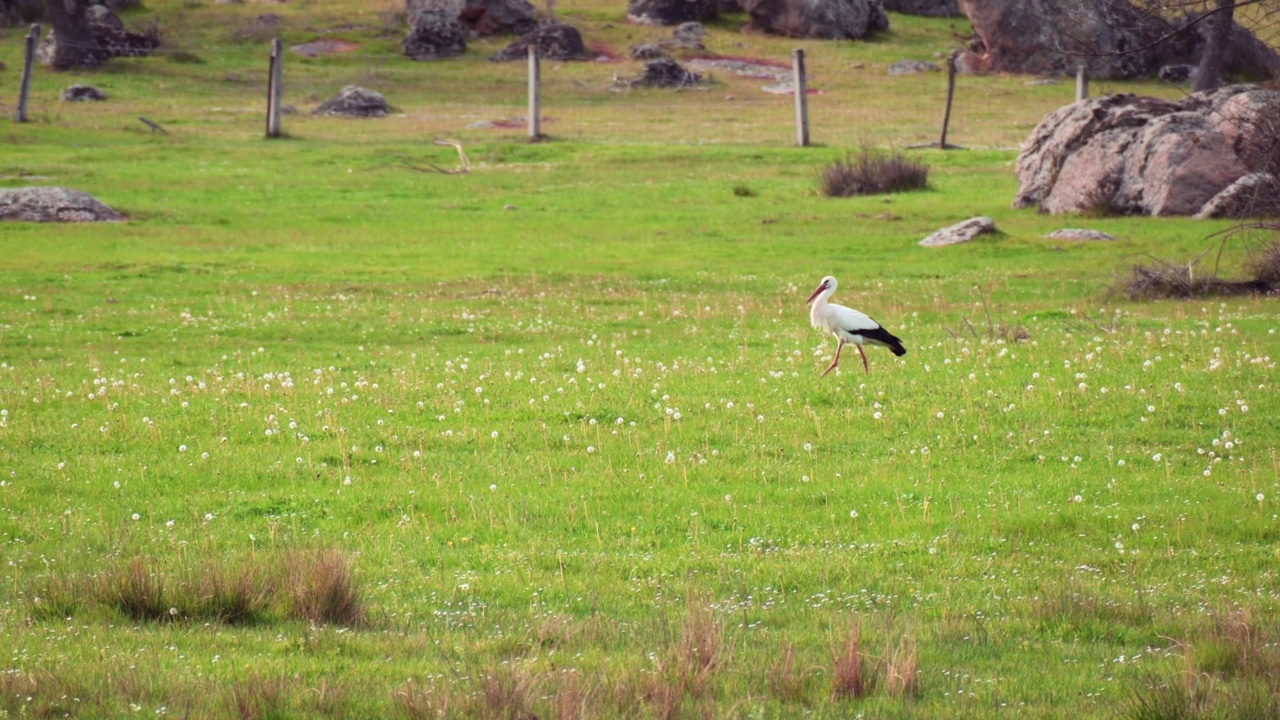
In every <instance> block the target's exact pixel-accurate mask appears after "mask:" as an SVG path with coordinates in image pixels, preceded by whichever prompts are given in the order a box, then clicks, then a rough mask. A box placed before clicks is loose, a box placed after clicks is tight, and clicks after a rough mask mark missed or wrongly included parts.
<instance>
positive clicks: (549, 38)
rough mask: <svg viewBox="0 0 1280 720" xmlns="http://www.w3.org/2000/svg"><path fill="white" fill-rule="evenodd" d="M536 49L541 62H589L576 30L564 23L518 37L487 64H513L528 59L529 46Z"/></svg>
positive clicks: (545, 26)
mask: <svg viewBox="0 0 1280 720" xmlns="http://www.w3.org/2000/svg"><path fill="white" fill-rule="evenodd" d="M530 45H535V46H537V48H538V56H539V57H541V58H542V59H543V60H590V59H591V55H590V54H589V53H587V47H586V45H584V44H583V42H582V33H580V32H578V28H576V27H573V26H572V25H565V24H564V23H548V24H546V25H541V26H539V27H538V29H536V30H534V31H533V32H530V33H525V34H524V35H521V36H520V39H519V40H516V41H515V42H513V43H511V44H510V45H508V46H506V47H505V48H503V49H501V50H499V51H498V52H496V53H494V55H493V56H492V57H490V58H489V62H513V61H516V60H524V59H526V58H528V57H529V46H530Z"/></svg>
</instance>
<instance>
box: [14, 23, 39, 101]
mask: <svg viewBox="0 0 1280 720" xmlns="http://www.w3.org/2000/svg"><path fill="white" fill-rule="evenodd" d="M39 39H40V25H39V24H36V25H32V26H31V32H29V33H27V45H26V51H25V54H24V55H23V62H22V85H21V86H20V88H19V90H18V111H17V112H15V113H14V114H13V121H14V122H17V123H24V122H26V121H27V99H28V98H29V97H30V96H31V73H33V72H35V67H36V41H38V40H39Z"/></svg>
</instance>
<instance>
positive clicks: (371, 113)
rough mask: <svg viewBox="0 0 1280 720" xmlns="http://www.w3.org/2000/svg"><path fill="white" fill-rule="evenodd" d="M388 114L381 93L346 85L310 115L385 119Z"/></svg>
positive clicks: (385, 101)
mask: <svg viewBox="0 0 1280 720" xmlns="http://www.w3.org/2000/svg"><path fill="white" fill-rule="evenodd" d="M388 112H389V109H388V107H387V99H386V98H385V97H383V96H382V94H381V93H379V92H377V91H374V90H369V89H368V88H362V87H360V86H358V85H348V86H346V87H344V88H342V89H341V90H339V91H338V94H337V95H334V96H333V97H331V98H329V99H328V100H326V101H325V102H324V104H322V105H321V106H320V107H318V108H316V109H315V110H313V111H312V112H311V114H312V115H333V116H338V117H386V116H387V113H388Z"/></svg>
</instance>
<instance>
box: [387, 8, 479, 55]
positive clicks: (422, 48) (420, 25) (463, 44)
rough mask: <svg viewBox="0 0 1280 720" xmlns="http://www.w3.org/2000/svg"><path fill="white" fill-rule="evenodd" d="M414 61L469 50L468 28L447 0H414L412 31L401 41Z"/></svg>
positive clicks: (410, 14)
mask: <svg viewBox="0 0 1280 720" xmlns="http://www.w3.org/2000/svg"><path fill="white" fill-rule="evenodd" d="M400 49H401V50H402V51H403V52H404V54H405V55H407V56H409V57H411V58H413V59H414V60H440V59H442V58H448V57H456V56H458V55H461V54H462V53H464V52H466V51H467V31H466V30H465V29H464V28H463V27H462V23H461V22H459V20H458V11H457V9H456V8H455V7H454V6H452V5H451V4H449V3H448V2H447V0H410V2H409V34H408V35H407V36H406V37H405V39H404V41H403V42H402V43H401V44H400Z"/></svg>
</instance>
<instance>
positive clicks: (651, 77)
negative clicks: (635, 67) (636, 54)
mask: <svg viewBox="0 0 1280 720" xmlns="http://www.w3.org/2000/svg"><path fill="white" fill-rule="evenodd" d="M700 82H702V76H701V75H699V74H698V73H695V72H690V71H688V70H686V69H685V68H684V66H683V65H681V64H680V63H678V62H676V61H675V60H672V59H671V58H665V57H664V58H658V59H657V60H651V61H649V62H647V63H645V64H644V74H643V75H641V76H640V77H638V78H632V79H619V80H618V81H617V82H616V85H617V86H618V87H622V88H634V87H657V88H683V87H692V86H694V85H697V84H698V83H700Z"/></svg>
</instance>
